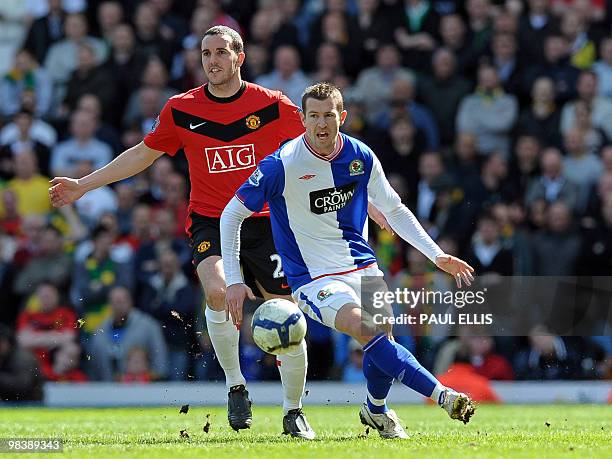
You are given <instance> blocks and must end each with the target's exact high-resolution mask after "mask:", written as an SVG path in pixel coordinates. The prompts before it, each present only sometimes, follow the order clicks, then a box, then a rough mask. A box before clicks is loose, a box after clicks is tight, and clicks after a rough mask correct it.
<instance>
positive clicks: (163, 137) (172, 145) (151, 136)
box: [144, 101, 182, 156]
mask: <svg viewBox="0 0 612 459" xmlns="http://www.w3.org/2000/svg"><path fill="white" fill-rule="evenodd" d="M144 143H145V145H146V146H147V147H149V148H152V149H153V150H157V151H163V152H166V153H167V154H169V155H170V156H174V155H175V154H176V152H177V150H178V149H179V148H181V146H182V142H181V139H180V138H179V136H178V135H177V133H176V127H175V125H174V120H173V119H172V106H171V105H170V101H168V102H166V105H164V108H163V109H162V111H161V113H160V114H159V116H158V117H157V118H156V119H155V123H154V124H153V127H152V128H151V131H150V132H149V133H148V134H147V135H146V137H145V138H144Z"/></svg>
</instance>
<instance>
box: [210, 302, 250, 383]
mask: <svg viewBox="0 0 612 459" xmlns="http://www.w3.org/2000/svg"><path fill="white" fill-rule="evenodd" d="M204 315H205V316H206V326H207V329H208V336H210V341H211V342H212V345H213V348H214V349H215V354H216V355H217V360H219V364H221V368H223V371H224V372H225V384H226V385H227V388H228V389H229V388H230V387H232V386H237V385H239V384H244V385H245V386H246V379H244V376H242V372H241V371H240V360H239V358H238V339H239V338H240V332H239V331H238V329H237V328H236V326H235V325H234V324H233V323H232V321H231V319H230V320H226V315H225V311H214V310H213V309H211V308H209V307H208V306H207V307H206V311H205V312H204Z"/></svg>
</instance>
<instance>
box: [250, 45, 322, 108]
mask: <svg viewBox="0 0 612 459" xmlns="http://www.w3.org/2000/svg"><path fill="white" fill-rule="evenodd" d="M255 82H256V83H257V84H260V85H262V86H264V87H266V88H270V89H277V90H279V91H281V92H282V93H283V94H285V95H286V96H287V97H288V98H289V99H291V101H292V102H293V103H294V104H296V105H298V106H300V105H301V103H302V92H303V91H304V88H306V87H307V86H308V85H310V84H311V81H310V79H309V78H308V77H307V76H306V75H305V74H304V72H302V70H300V55H299V54H298V51H297V49H295V48H294V47H293V46H288V45H283V46H280V47H278V48H277V49H276V51H275V53H274V70H273V71H272V72H271V73H268V74H266V75H262V76H260V77H259V78H257V80H256V81H255Z"/></svg>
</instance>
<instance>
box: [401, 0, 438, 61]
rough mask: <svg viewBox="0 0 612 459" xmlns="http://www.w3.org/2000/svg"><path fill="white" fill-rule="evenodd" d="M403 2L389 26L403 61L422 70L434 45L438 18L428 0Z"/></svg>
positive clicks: (429, 59) (429, 58) (407, 0)
mask: <svg viewBox="0 0 612 459" xmlns="http://www.w3.org/2000/svg"><path fill="white" fill-rule="evenodd" d="M398 3H399V4H400V5H401V4H402V2H401V1H400V2H398ZM403 3H404V7H403V8H398V11H397V15H394V19H395V22H394V23H393V22H392V23H391V24H390V27H391V28H392V29H393V32H394V36H395V41H396V42H397V44H398V45H399V47H400V49H401V50H402V54H403V62H404V63H406V64H407V65H410V67H411V68H414V69H415V70H417V71H424V70H427V68H428V66H429V63H430V62H431V53H432V52H433V50H434V49H435V47H436V37H437V36H438V24H439V20H440V19H439V17H438V14H437V13H436V11H435V10H434V9H433V8H432V7H431V3H432V2H430V1H429V0H404V2H403Z"/></svg>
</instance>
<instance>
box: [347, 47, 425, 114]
mask: <svg viewBox="0 0 612 459" xmlns="http://www.w3.org/2000/svg"><path fill="white" fill-rule="evenodd" d="M398 77H399V78H403V79H404V80H409V79H410V80H414V75H413V73H412V72H411V71H410V70H408V69H405V68H403V67H401V66H400V55H399V52H398V50H397V48H396V47H395V46H394V45H391V44H385V45H383V46H381V47H380V48H378V51H377V52H376V65H375V66H374V67H369V68H366V69H364V70H362V71H361V72H360V73H359V77H358V78H357V81H356V82H355V87H354V92H353V94H352V95H353V96H354V97H355V98H357V99H359V100H360V101H362V102H363V104H364V105H365V110H366V113H367V114H368V118H369V119H370V120H372V117H373V116H375V115H376V113H377V112H378V111H379V110H380V102H381V101H382V100H385V101H387V100H389V99H390V96H391V83H392V82H393V81H394V80H395V79H396V78H398Z"/></svg>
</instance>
